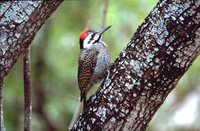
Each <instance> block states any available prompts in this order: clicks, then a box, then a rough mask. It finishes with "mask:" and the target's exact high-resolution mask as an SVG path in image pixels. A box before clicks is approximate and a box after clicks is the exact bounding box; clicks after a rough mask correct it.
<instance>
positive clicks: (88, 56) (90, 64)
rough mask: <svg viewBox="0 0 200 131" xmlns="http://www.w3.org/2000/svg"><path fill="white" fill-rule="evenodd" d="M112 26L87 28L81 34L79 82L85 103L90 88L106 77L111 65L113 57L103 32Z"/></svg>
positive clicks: (82, 99)
mask: <svg viewBox="0 0 200 131" xmlns="http://www.w3.org/2000/svg"><path fill="white" fill-rule="evenodd" d="M110 27H111V26H109V27H106V28H103V29H101V30H99V31H94V30H92V29H85V30H84V31H83V32H82V33H81V34H80V56H79V67H78V84H79V89H80V92H81V95H80V96H81V99H80V101H83V103H84V105H85V103H86V95H87V92H88V91H89V89H90V88H91V87H92V86H93V85H94V84H95V83H97V82H99V81H101V80H102V78H104V75H105V73H106V70H107V69H108V68H109V67H110V64H111V58H110V53H109V50H108V48H107V45H106V44H105V43H103V42H102V41H101V36H102V34H103V33H104V32H105V31H106V30H107V29H109V28H110Z"/></svg>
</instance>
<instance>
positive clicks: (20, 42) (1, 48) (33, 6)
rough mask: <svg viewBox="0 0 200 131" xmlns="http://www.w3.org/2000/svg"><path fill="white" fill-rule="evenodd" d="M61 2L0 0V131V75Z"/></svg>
mask: <svg viewBox="0 0 200 131" xmlns="http://www.w3.org/2000/svg"><path fill="white" fill-rule="evenodd" d="M62 1H63V0H60V1H1V2H0V117H1V118H0V130H2V131H3V130H5V128H4V125H3V78H4V77H5V76H6V75H7V74H8V72H9V71H10V70H11V67H12V66H13V65H14V64H15V62H16V61H17V59H18V57H19V56H20V54H21V53H22V52H23V51H24V50H25V49H26V47H28V46H29V44H30V43H31V42H32V40H33V38H34V37H35V34H36V33H37V32H38V30H39V29H40V27H41V26H42V24H44V22H45V21H46V20H47V18H48V17H49V16H50V15H51V14H52V13H53V12H54V11H55V9H56V8H57V7H58V6H59V4H60V3H62ZM27 122H28V123H29V121H27ZM25 123H26V122H25Z"/></svg>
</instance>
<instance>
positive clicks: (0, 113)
mask: <svg viewBox="0 0 200 131" xmlns="http://www.w3.org/2000/svg"><path fill="white" fill-rule="evenodd" d="M0 117H1V118H0V130H1V131H5V130H6V129H5V127H4V122H3V78H0Z"/></svg>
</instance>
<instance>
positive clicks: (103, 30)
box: [97, 25, 111, 36]
mask: <svg viewBox="0 0 200 131" xmlns="http://www.w3.org/2000/svg"><path fill="white" fill-rule="evenodd" d="M110 27H111V25H110V26H108V27H105V28H102V29H100V30H98V31H97V32H98V33H99V35H100V36H101V35H102V34H103V33H104V32H105V31H107V30H108V29H109V28H110Z"/></svg>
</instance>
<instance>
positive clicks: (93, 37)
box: [79, 26, 111, 49]
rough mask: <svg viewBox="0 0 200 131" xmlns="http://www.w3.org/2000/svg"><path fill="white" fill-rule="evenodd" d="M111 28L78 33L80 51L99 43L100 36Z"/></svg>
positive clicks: (85, 30) (87, 29)
mask: <svg viewBox="0 0 200 131" xmlns="http://www.w3.org/2000/svg"><path fill="white" fill-rule="evenodd" d="M110 27H111V26H108V27H105V28H102V29H100V30H98V31H95V30H93V29H89V28H86V29H84V30H83V31H82V32H81V33H80V41H79V42H80V43H79V44H80V49H85V48H90V47H91V46H92V45H94V44H96V43H97V42H99V41H100V39H101V36H102V34H103V33H104V32H105V31H106V30H108V29H109V28H110Z"/></svg>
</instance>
